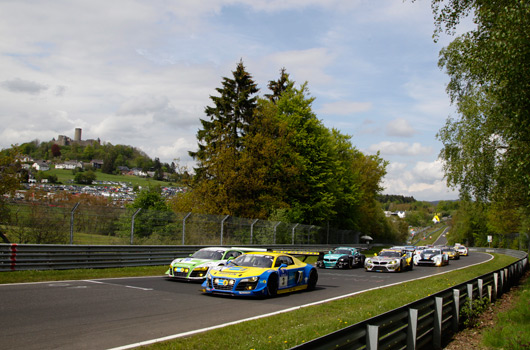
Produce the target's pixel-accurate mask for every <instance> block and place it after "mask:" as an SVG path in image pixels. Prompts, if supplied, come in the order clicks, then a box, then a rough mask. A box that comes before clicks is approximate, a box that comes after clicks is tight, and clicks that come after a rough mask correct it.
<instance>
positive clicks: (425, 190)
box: [383, 160, 458, 200]
mask: <svg viewBox="0 0 530 350" xmlns="http://www.w3.org/2000/svg"><path fill="white" fill-rule="evenodd" d="M383 187H384V188H385V189H384V191H383V193H385V194H401V195H404V196H412V197H414V198H415V199H417V200H452V199H457V198H458V193H457V192H456V191H452V190H449V189H448V188H447V185H446V182H445V179H444V175H443V170H442V164H441V161H439V160H435V161H433V162H416V163H415V164H414V166H413V168H412V169H408V166H407V164H405V163H397V162H396V163H390V164H389V166H388V167H387V175H386V176H385V178H384V179H383Z"/></svg>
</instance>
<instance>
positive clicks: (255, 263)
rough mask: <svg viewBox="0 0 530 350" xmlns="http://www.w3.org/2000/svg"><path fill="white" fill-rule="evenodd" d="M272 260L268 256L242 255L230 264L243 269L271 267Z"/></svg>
mask: <svg viewBox="0 0 530 350" xmlns="http://www.w3.org/2000/svg"><path fill="white" fill-rule="evenodd" d="M273 260H274V258H273V257H272V256H270V255H256V254H243V255H240V256H238V257H237V258H235V259H234V260H232V261H231V263H232V264H234V265H238V266H245V267H265V268H269V267H272V261H273Z"/></svg>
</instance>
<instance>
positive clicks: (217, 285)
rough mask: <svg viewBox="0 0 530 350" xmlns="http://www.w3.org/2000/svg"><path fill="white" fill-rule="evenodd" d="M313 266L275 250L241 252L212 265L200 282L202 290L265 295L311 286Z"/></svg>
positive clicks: (244, 294) (238, 294) (312, 283)
mask: <svg viewBox="0 0 530 350" xmlns="http://www.w3.org/2000/svg"><path fill="white" fill-rule="evenodd" d="M317 281H318V272H317V269H316V268H315V267H314V266H313V265H311V264H306V263H304V262H302V261H300V260H298V259H297V258H295V257H293V256H291V255H288V254H284V253H276V252H252V253H245V254H242V255H240V256H238V257H237V258H235V259H234V260H230V261H229V262H228V264H227V265H226V266H216V267H212V268H211V269H210V271H209V272H208V274H207V276H206V280H205V281H204V282H203V283H202V287H203V289H202V291H203V292H204V293H206V294H224V295H233V296H261V297H265V296H269V297H274V296H276V295H277V294H281V293H287V292H293V291H297V290H304V289H307V290H313V289H315V286H316V284H317Z"/></svg>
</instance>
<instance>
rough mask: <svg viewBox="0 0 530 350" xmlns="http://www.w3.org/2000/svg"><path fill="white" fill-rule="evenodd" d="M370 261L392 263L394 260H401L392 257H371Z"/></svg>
mask: <svg viewBox="0 0 530 350" xmlns="http://www.w3.org/2000/svg"><path fill="white" fill-rule="evenodd" d="M370 259H372V261H374V260H376V261H392V260H399V258H397V257H395V258H394V257H391V256H374V257H371V258H370Z"/></svg>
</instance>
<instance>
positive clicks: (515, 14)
mask: <svg viewBox="0 0 530 350" xmlns="http://www.w3.org/2000/svg"><path fill="white" fill-rule="evenodd" d="M432 3H433V8H434V9H435V14H436V24H437V34H439V33H441V32H443V31H446V32H448V33H453V32H454V29H455V27H456V25H458V23H460V21H461V20H462V18H463V17H465V16H467V15H472V16H473V20H474V22H475V23H476V25H477V26H476V28H475V29H474V30H472V31H470V32H468V33H465V34H463V35H461V36H459V37H457V38H456V39H455V40H454V41H453V42H452V43H451V44H450V45H449V46H448V47H447V48H445V49H444V50H442V51H441V53H440V57H441V58H440V63H439V64H440V66H441V67H443V68H445V70H446V71H447V74H448V75H449V77H450V82H449V85H448V87H447V91H448V93H449V96H450V97H451V100H452V102H454V103H455V104H456V106H457V109H458V113H459V118H455V119H449V120H448V121H447V123H446V125H445V127H444V128H442V129H441V130H440V132H439V134H438V138H439V139H440V140H441V141H442V143H443V145H444V147H443V149H442V151H441V153H440V157H441V158H442V159H443V160H444V161H445V166H444V170H445V173H446V176H447V182H448V184H449V185H450V186H453V187H457V188H459V189H460V192H461V194H462V195H464V196H469V197H470V198H472V199H475V200H480V201H489V200H496V201H497V200H498V201H507V202H510V203H511V204H512V206H514V207H516V206H524V207H526V208H528V206H529V204H530V142H529V141H530V89H529V88H528V81H530V60H529V59H528V57H530V41H529V40H528V33H529V32H530V3H529V2H527V1H519V0H506V1H503V2H502V5H500V4H499V3H498V2H497V1H492V0H482V1H479V0H474V1H472V0H453V1H451V2H449V3H447V4H446V5H445V6H441V4H442V3H443V2H442V1H441V0H433V1H432Z"/></svg>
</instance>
